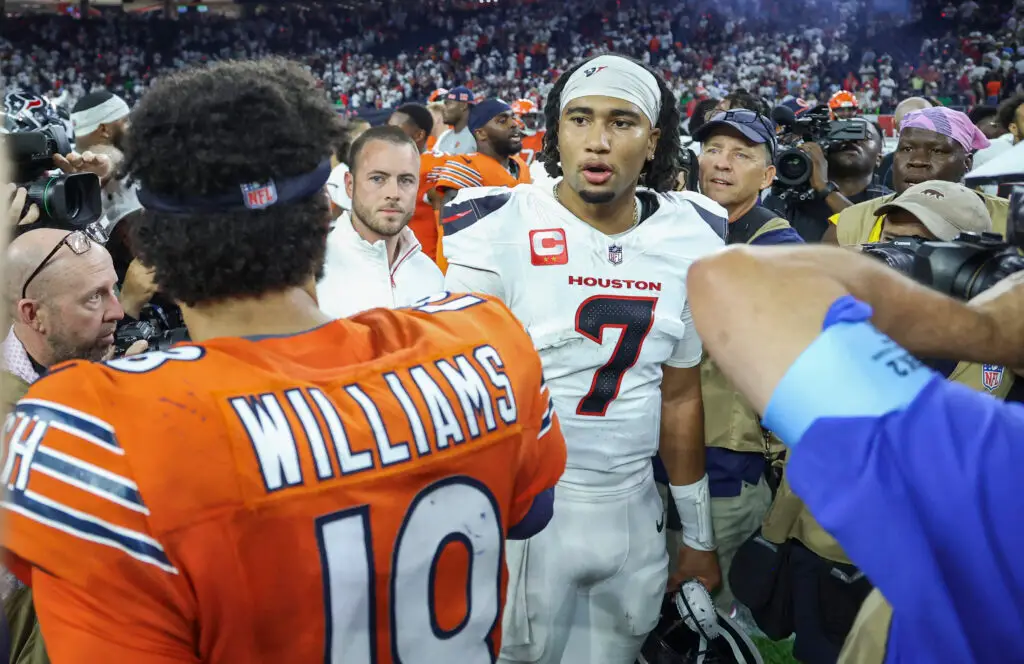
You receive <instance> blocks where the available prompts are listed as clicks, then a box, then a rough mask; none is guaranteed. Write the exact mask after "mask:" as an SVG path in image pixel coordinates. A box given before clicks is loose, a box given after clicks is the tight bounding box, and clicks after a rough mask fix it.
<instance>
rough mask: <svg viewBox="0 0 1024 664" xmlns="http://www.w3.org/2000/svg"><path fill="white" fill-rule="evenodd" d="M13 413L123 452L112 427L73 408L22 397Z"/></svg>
mask: <svg viewBox="0 0 1024 664" xmlns="http://www.w3.org/2000/svg"><path fill="white" fill-rule="evenodd" d="M15 413H16V414H17V415H22V416H24V417H28V418H34V419H37V420H39V421H40V422H45V423H47V424H48V425H49V426H52V427H53V428H54V429H60V430H61V431H63V432H65V433H69V434H71V435H72V436H76V437H78V438H81V439H82V440H84V441H86V442H89V443H93V444H94V445H98V446H100V447H102V448H104V449H105V450H108V451H110V452H113V453H115V454H124V450H122V449H121V445H120V443H118V442H117V438H116V437H115V436H114V427H112V426H110V425H109V424H107V423H106V422H104V421H103V420H100V419H98V418H95V417H93V416H92V415H88V414H86V413H83V412H81V411H79V410H75V409H74V408H68V407H67V406H62V405H60V404H58V403H54V402H52V401H43V400H41V399H22V400H21V401H19V402H18V405H17V407H16V408H15Z"/></svg>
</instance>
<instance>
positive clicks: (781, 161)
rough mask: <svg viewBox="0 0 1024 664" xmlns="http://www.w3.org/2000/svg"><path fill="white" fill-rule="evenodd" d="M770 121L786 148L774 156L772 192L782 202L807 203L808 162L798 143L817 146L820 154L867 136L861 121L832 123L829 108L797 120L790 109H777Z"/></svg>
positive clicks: (810, 195)
mask: <svg viewBox="0 0 1024 664" xmlns="http://www.w3.org/2000/svg"><path fill="white" fill-rule="evenodd" d="M772 120H774V121H775V124H777V125H779V126H780V127H782V132H781V135H780V143H783V144H786V145H788V146H789V147H787V148H786V149H784V150H782V151H780V152H779V153H777V154H776V155H775V181H774V182H773V183H772V193H774V194H776V195H778V196H779V197H780V198H782V199H787V198H794V197H795V198H798V199H800V200H809V199H811V198H813V197H814V192H813V191H811V186H810V181H811V171H812V169H813V167H812V165H811V159H810V157H808V156H807V154H806V153H804V152H803V151H802V150H800V149H798V146H799V145H800V144H801V143H807V142H811V143H817V144H818V145H819V146H821V149H822V151H823V152H824V153H825V154H826V155H828V153H829V152H831V151H834V150H837V149H839V148H840V147H842V145H843V144H844V143H849V142H852V141H860V140H863V139H864V138H866V137H867V127H866V125H865V123H864V121H863V120H832V119H831V116H830V113H829V110H828V106H824V105H823V106H818V107H815V108H813V109H811V110H810V111H807V112H806V113H804V114H803V115H801V116H800V117H796V114H795V113H793V109H791V108H788V107H786V106H776V107H775V109H774V110H772Z"/></svg>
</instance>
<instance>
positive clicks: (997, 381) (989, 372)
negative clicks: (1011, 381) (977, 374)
mask: <svg viewBox="0 0 1024 664" xmlns="http://www.w3.org/2000/svg"><path fill="white" fill-rule="evenodd" d="M1003 371H1004V369H1003V367H1001V366H999V365H998V364H983V365H981V383H982V385H984V386H985V389H986V390H988V391H989V392H991V391H992V390H994V389H996V388H997V387H999V386H1000V385H1002V384H1003Z"/></svg>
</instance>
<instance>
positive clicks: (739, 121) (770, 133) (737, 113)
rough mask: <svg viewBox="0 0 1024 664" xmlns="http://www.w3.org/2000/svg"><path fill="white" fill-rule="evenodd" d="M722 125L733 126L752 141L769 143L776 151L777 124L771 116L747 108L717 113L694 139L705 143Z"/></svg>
mask: <svg viewBox="0 0 1024 664" xmlns="http://www.w3.org/2000/svg"><path fill="white" fill-rule="evenodd" d="M721 127H732V128H733V129H735V130H736V131H738V132H739V133H740V135H741V136H743V137H744V138H746V139H747V140H749V141H750V142H752V143H768V144H769V145H770V146H771V148H772V152H773V153H774V152H775V124H774V123H773V122H772V121H771V119H770V118H767V117H765V116H763V115H761V114H760V113H757V112H755V111H750V110H747V109H745V108H735V109H731V110H728V111H721V112H719V113H715V114H714V115H713V116H711V119H710V120H708V121H707V122H705V123H704V124H703V125H701V127H700V129H698V130H697V131H696V132H694V134H693V139H694V140H695V141H700V142H701V143H703V142H704V141H706V140H707V139H708V137H710V136H711V135H712V134H713V133H715V131H716V130H717V129H720V128H721Z"/></svg>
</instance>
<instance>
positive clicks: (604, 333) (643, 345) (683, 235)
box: [442, 185, 727, 485]
mask: <svg viewBox="0 0 1024 664" xmlns="http://www.w3.org/2000/svg"><path fill="white" fill-rule="evenodd" d="M637 195H638V199H639V200H640V202H641V203H642V205H643V209H644V214H643V217H642V221H641V222H640V224H638V225H637V226H635V227H634V228H632V229H631V230H629V231H627V232H625V233H621V234H619V235H615V236H609V235H605V234H604V233H601V232H600V231H598V230H596V229H595V228H593V227H592V226H590V225H589V224H587V223H585V222H583V221H581V220H580V219H578V218H577V217H576V216H575V215H573V214H572V213H570V212H569V211H568V210H567V209H566V208H564V207H563V206H562V205H561V204H560V203H558V202H557V201H556V200H555V199H554V196H553V195H552V192H551V187H550V186H538V185H519V186H517V187H515V188H514V189H508V188H503V187H481V188H474V189H463V190H461V191H460V192H459V194H458V195H457V196H456V197H455V198H454V199H453V200H452V201H451V202H450V203H449V204H448V205H446V206H445V209H444V213H443V218H444V219H445V223H444V233H445V234H444V241H443V244H442V246H443V248H444V253H445V257H446V258H447V259H448V263H449V267H448V275H447V278H446V285H445V287H446V288H447V289H448V290H452V291H475V292H483V293H489V294H492V295H496V296H497V297H499V298H501V299H502V300H503V301H504V302H505V304H507V305H508V307H509V308H510V309H511V310H512V312H513V313H514V314H515V315H516V316H517V317H518V318H519V320H520V321H522V322H523V324H524V325H525V326H526V328H527V330H528V331H529V333H530V336H531V337H532V338H533V342H534V345H535V346H536V348H537V350H538V352H539V353H540V357H541V361H542V363H543V366H544V375H545V377H546V379H547V384H548V387H549V388H550V390H551V396H552V397H553V401H554V406H555V411H556V412H557V413H558V417H559V420H560V422H561V424H562V432H563V433H564V434H565V440H566V444H567V447H568V463H567V466H566V473H565V475H564V476H563V482H571V483H574V484H577V483H578V484H586V485H594V484H601V483H607V482H611V483H615V481H616V480H615V479H614V476H617V477H619V478H620V479H621V478H622V476H623V475H633V474H634V473H640V472H646V470H647V468H648V467H649V464H650V459H651V457H652V456H653V455H654V454H655V452H656V451H657V448H658V430H659V423H660V419H661V378H662V365H663V364H668V365H669V366H673V367H692V366H696V365H697V364H698V363H700V359H701V353H702V347H701V342H700V339H699V338H698V337H697V334H696V332H695V330H694V327H693V324H692V322H691V319H690V312H689V305H688V303H687V299H686V273H687V271H688V270H689V267H690V265H691V264H692V263H693V262H694V261H695V260H697V259H698V258H700V257H701V256H705V255H707V254H710V253H712V252H715V251H718V250H719V249H721V248H722V247H723V246H724V242H723V239H722V238H723V237H724V236H725V233H726V225H727V214H726V212H725V210H724V209H723V208H722V207H720V206H719V205H718V204H717V203H714V202H713V201H711V200H710V199H708V198H706V197H704V196H701V195H700V194H694V193H689V192H681V193H670V194H656V193H655V192H651V191H646V190H640V191H639V192H638V194H637ZM609 473H612V474H614V476H609V475H608V474H609Z"/></svg>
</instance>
